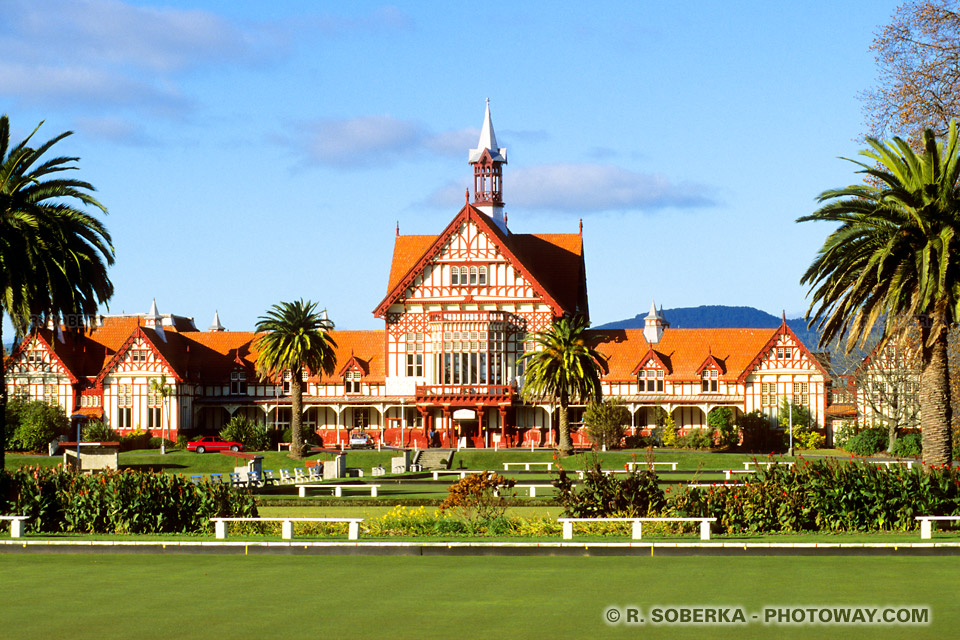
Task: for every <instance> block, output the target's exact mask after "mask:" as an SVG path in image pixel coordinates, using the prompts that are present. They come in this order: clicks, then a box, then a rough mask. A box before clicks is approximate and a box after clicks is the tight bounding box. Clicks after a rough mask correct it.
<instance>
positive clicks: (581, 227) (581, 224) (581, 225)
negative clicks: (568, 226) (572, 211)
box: [580, 218, 583, 238]
mask: <svg viewBox="0 0 960 640" xmlns="http://www.w3.org/2000/svg"><path fill="white" fill-rule="evenodd" d="M580 237H581V238H582V237H583V218H580Z"/></svg>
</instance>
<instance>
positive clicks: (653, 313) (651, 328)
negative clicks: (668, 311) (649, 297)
mask: <svg viewBox="0 0 960 640" xmlns="http://www.w3.org/2000/svg"><path fill="white" fill-rule="evenodd" d="M669 326H670V323H669V322H667V321H666V320H664V318H663V312H662V311H657V303H656V301H651V302H650V313H648V314H647V315H646V317H645V318H644V319H643V337H644V339H645V340H646V341H647V342H648V343H649V344H657V343H658V342H660V339H661V338H662V337H663V331H664V330H665V329H667V328H668V327H669Z"/></svg>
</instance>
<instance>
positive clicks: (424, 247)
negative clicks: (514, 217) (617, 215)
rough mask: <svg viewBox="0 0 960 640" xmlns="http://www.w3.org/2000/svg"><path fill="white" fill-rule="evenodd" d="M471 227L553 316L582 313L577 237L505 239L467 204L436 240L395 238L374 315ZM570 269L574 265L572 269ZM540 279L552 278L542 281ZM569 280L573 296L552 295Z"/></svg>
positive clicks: (383, 311)
mask: <svg viewBox="0 0 960 640" xmlns="http://www.w3.org/2000/svg"><path fill="white" fill-rule="evenodd" d="M471 223H472V224H473V225H475V227H476V229H477V233H478V234H483V235H484V236H485V237H486V238H487V239H488V241H489V242H490V243H491V244H492V246H493V247H494V248H495V249H496V251H497V252H498V253H499V255H500V256H501V257H502V258H503V259H505V260H506V261H507V262H508V263H509V264H510V266H511V267H513V269H514V270H515V271H516V272H517V273H518V274H520V276H521V278H523V279H524V280H526V281H527V283H529V285H530V286H531V287H532V288H533V289H534V291H535V292H536V294H537V295H538V296H540V297H541V298H542V299H543V302H544V303H545V304H547V305H548V306H550V307H551V309H552V311H553V313H554V314H555V315H558V316H559V315H563V314H564V313H573V312H575V311H577V310H578V309H579V308H581V307H582V310H584V311H585V309H586V303H585V300H586V293H585V289H586V287H585V282H586V275H585V272H584V270H583V268H582V263H583V254H582V242H581V240H580V238H579V236H574V237H575V238H576V240H575V241H571V240H570V238H571V235H569V234H553V235H545V236H531V235H510V236H507V235H505V234H504V233H503V232H502V231H501V230H500V229H499V228H498V227H497V225H495V224H494V223H493V221H492V220H491V219H490V218H489V217H488V216H487V215H485V214H484V213H482V212H481V211H479V210H478V209H476V208H475V207H473V206H472V205H470V204H467V205H465V206H464V207H463V208H462V209H461V210H460V212H459V213H458V214H457V215H456V216H455V217H454V219H453V220H452V221H451V222H450V224H448V225H447V227H446V228H445V229H444V230H443V232H442V233H440V234H439V235H437V236H397V242H396V244H395V245H394V257H393V263H392V265H391V269H390V282H389V283H388V290H387V296H386V297H385V298H384V299H383V301H382V302H381V303H380V304H379V305H378V306H377V308H376V310H375V311H374V315H375V316H377V317H383V316H384V315H385V314H386V311H387V309H388V308H389V307H390V305H391V304H393V303H395V302H397V301H398V300H400V299H401V298H402V297H403V295H404V293H405V292H406V290H407V289H408V288H409V287H410V286H411V285H412V284H413V283H414V282H415V280H416V278H417V277H418V276H421V275H422V274H423V273H424V270H425V268H426V267H427V265H428V264H429V263H431V262H432V261H434V260H436V259H437V258H438V257H439V256H440V255H441V254H442V253H443V252H444V250H445V249H446V248H447V247H448V243H450V242H451V241H452V240H454V239H455V238H456V236H457V235H458V234H460V233H461V229H462V228H463V226H464V225H465V224H467V225H469V224H471ZM561 241H562V242H561ZM417 254H419V255H417ZM571 263H576V264H575V265H573V266H571ZM538 267H539V268H538ZM541 274H549V275H550V276H551V277H548V278H541V277H540V275H541ZM581 276H582V277H581ZM571 280H572V282H573V283H574V288H575V289H576V293H575V294H573V295H572V296H571V295H567V296H562V295H560V296H558V295H555V291H557V290H558V289H559V290H563V289H564V288H568V287H570V286H571ZM581 290H582V292H583V293H582V295H581V293H580V292H581ZM581 298H582V299H583V302H582V303H581V300H580V299H581ZM561 299H562V300H563V302H561Z"/></svg>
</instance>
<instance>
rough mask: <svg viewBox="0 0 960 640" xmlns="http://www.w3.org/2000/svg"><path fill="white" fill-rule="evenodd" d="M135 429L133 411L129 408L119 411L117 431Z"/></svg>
mask: <svg viewBox="0 0 960 640" xmlns="http://www.w3.org/2000/svg"><path fill="white" fill-rule="evenodd" d="M132 428H133V409H131V408H129V407H127V408H122V409H117V429H132Z"/></svg>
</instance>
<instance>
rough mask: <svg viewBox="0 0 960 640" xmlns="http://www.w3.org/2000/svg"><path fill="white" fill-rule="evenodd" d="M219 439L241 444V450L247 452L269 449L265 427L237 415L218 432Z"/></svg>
mask: <svg viewBox="0 0 960 640" xmlns="http://www.w3.org/2000/svg"><path fill="white" fill-rule="evenodd" d="M220 437H221V438H223V439H224V440H229V441H231V442H239V443H241V444H243V448H244V449H246V450H247V451H265V450H266V449H269V448H270V436H269V434H268V433H267V425H265V424H264V423H262V422H254V421H253V420H251V419H250V418H248V417H246V416H239V415H238V416H233V417H232V418H230V421H229V422H228V423H227V424H226V425H224V427H223V429H221V430H220ZM288 442H289V440H288Z"/></svg>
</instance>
